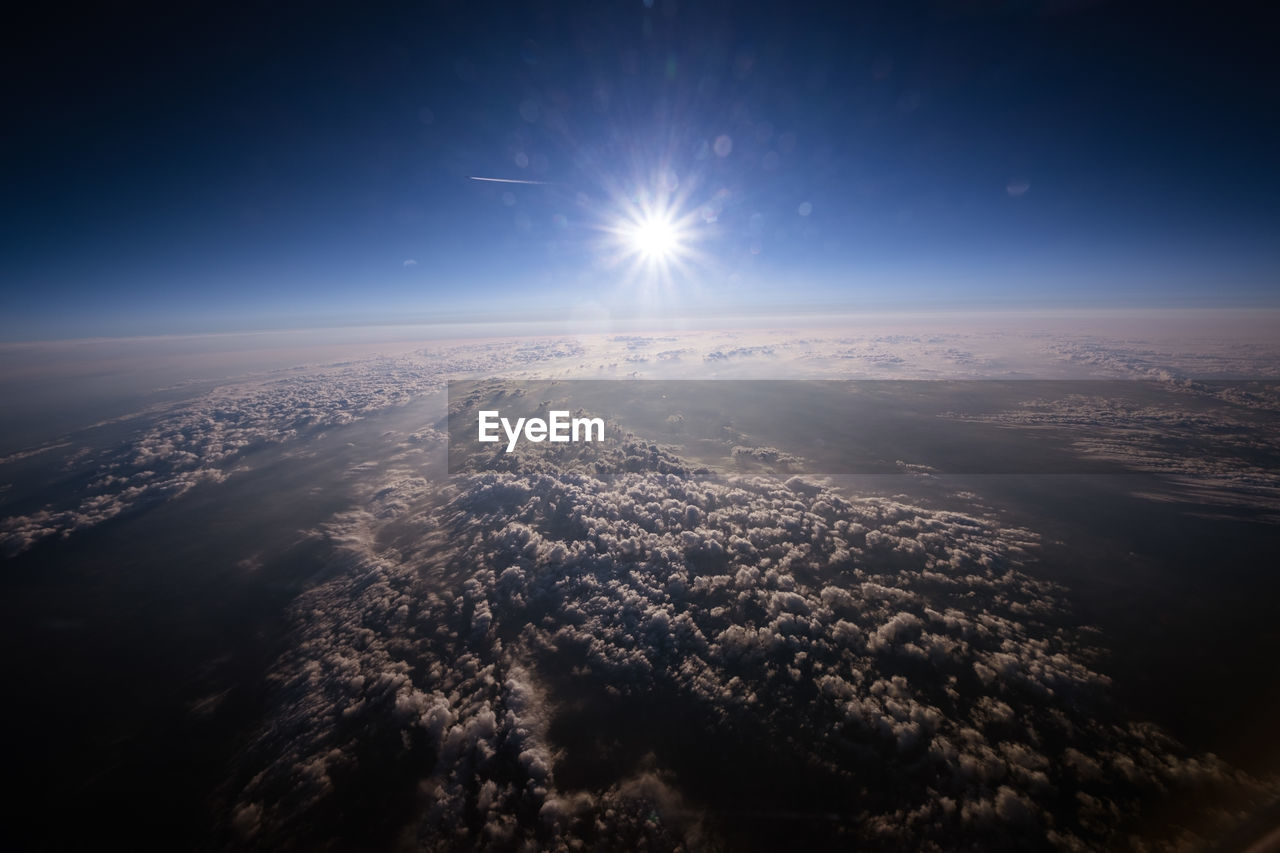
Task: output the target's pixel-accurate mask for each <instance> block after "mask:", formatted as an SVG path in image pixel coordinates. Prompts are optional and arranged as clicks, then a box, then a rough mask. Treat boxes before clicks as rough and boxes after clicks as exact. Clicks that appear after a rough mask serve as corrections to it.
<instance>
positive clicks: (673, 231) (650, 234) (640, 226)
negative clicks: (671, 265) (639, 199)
mask: <svg viewBox="0 0 1280 853" xmlns="http://www.w3.org/2000/svg"><path fill="white" fill-rule="evenodd" d="M626 239H627V241H628V243H630V245H631V249H632V251H634V252H635V253H636V254H638V255H640V257H642V258H645V259H646V260H650V261H658V262H661V261H665V260H667V259H668V258H670V257H672V256H673V255H675V254H676V253H677V252H678V251H679V249H680V234H679V231H678V230H677V228H676V226H675V225H674V224H673V223H672V222H671V221H670V220H668V219H665V218H663V217H659V216H650V217H646V218H645V219H644V220H643V221H641V222H637V223H634V224H633V225H632V226H631V227H630V228H628V229H627V234H626Z"/></svg>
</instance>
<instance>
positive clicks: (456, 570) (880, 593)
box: [228, 440, 1264, 849]
mask: <svg viewBox="0 0 1280 853" xmlns="http://www.w3.org/2000/svg"><path fill="white" fill-rule="evenodd" d="M594 452H597V453H598V454H599V458H598V460H597V464H596V465H595V466H594V467H592V468H591V469H590V473H587V472H586V471H584V470H583V469H582V468H581V467H575V468H572V469H570V468H561V467H558V465H557V464H556V462H555V460H554V459H552V458H549V457H548V458H532V457H531V458H527V459H525V460H523V461H522V463H521V464H520V465H519V466H510V465H504V466H501V470H479V471H476V472H475V473H473V474H471V475H467V476H466V477H465V478H464V479H463V480H462V481H461V483H460V484H459V486H458V487H457V488H456V489H453V490H451V491H450V492H449V493H448V494H449V495H450V496H449V497H448V502H447V504H446V505H445V507H444V509H443V511H442V512H439V513H436V514H435V515H434V517H435V518H438V519H441V521H440V522H439V523H438V524H437V525H434V526H432V527H431V528H430V529H428V530H426V531H425V532H423V534H422V535H421V537H420V539H419V541H418V542H416V543H415V546H414V549H413V555H412V556H408V557H406V556H405V552H404V551H403V550H402V549H397V550H396V551H394V552H393V551H391V550H389V549H387V548H386V547H385V546H384V545H380V544H378V543H379V542H380V541H381V540H380V538H379V536H378V535H377V530H378V529H379V528H380V526H383V525H386V524H389V523H390V522H391V521H394V520H396V519H404V518H407V517H415V518H417V517H419V516H418V515H415V513H416V512H417V510H416V509H415V505H416V503H419V502H422V501H427V500H431V498H429V497H428V496H427V495H426V494H425V493H424V492H423V491H415V490H417V489H418V486H416V485H414V484H413V483H412V482H411V481H412V478H406V477H404V476H401V475H397V474H395V472H391V473H389V474H388V478H389V479H388V482H387V484H386V486H385V487H383V488H374V489H371V490H370V495H369V502H368V503H367V505H366V507H365V509H364V510H361V511H360V512H357V513H351V514H348V515H346V516H343V517H340V518H338V519H336V520H335V522H334V530H333V531H331V532H330V535H331V536H332V537H333V540H334V541H335V542H340V543H342V549H343V554H344V555H345V557H344V559H345V560H347V561H348V565H349V567H348V568H347V570H345V571H343V572H341V573H339V574H338V575H337V576H335V577H334V578H333V579H332V580H330V581H328V582H327V583H325V584H324V585H322V586H319V587H317V588H316V589H314V590H312V591H311V592H309V593H308V594H307V595H305V596H304V597H303V598H302V599H301V600H300V601H299V603H298V606H297V609H296V617H297V627H296V632H297V643H296V645H295V648H294V650H293V651H291V652H289V653H288V654H286V655H285V656H284V657H283V658H282V659H281V660H280V662H279V664H278V666H277V669H276V675H275V680H276V684H277V687H276V694H275V697H274V699H273V700H272V701H273V708H274V711H273V715H272V717H271V720H270V723H269V724H268V725H267V726H265V727H264V729H263V730H262V732H261V733H260V735H259V737H258V739H257V741H256V743H255V745H254V747H253V749H252V750H251V751H250V752H249V754H248V755H247V756H246V758H245V766H244V769H243V771H242V772H241V774H240V775H241V777H242V778H244V779H246V780H247V781H246V782H245V783H244V784H243V786H242V787H241V789H240V793H239V794H238V795H237V797H236V798H235V801H234V802H233V803H230V804H229V805H228V815H229V818H228V821H229V824H230V825H231V827H232V829H234V831H236V832H241V833H242V836H243V837H245V838H248V839H249V840H252V841H254V842H255V843H260V844H262V845H263V846H273V845H276V844H279V843H282V841H283V840H284V839H298V838H302V839H303V843H305V842H306V839H307V838H311V839H313V840H315V839H318V838H321V837H323V836H322V835H321V834H320V833H323V832H331V831H336V829H341V830H342V831H343V832H348V833H349V832H356V831H362V825H361V824H360V822H359V820H360V819H359V816H358V815H356V816H354V817H349V818H342V817H341V814H342V813H343V812H342V810H341V807H340V804H342V803H344V802H347V801H348V798H350V797H352V796H355V794H354V793H353V792H354V791H355V790H356V788H357V787H358V786H360V785H365V784H369V785H375V784H376V785H378V786H381V787H382V788H385V787H386V786H387V785H389V784H399V785H401V786H402V787H403V789H404V790H405V791H407V792H409V793H408V794H406V795H405V796H406V798H407V799H406V803H407V804H406V805H405V807H404V808H403V809H402V810H401V811H400V812H398V813H397V814H398V818H399V820H400V824H398V825H397V826H396V827H395V832H396V833H397V835H398V837H401V838H404V837H410V836H411V837H413V838H414V839H416V841H417V843H418V844H419V845H420V846H422V847H424V848H426V849H446V848H454V847H475V848H480V849H515V848H519V847H520V846H521V845H529V846H533V847H537V848H539V849H560V848H565V849H568V848H570V847H573V846H575V845H578V844H585V845H587V846H588V847H590V846H597V847H614V846H623V847H627V848H634V847H637V846H640V845H645V846H648V847H651V848H656V849H681V848H683V849H699V848H701V847H717V846H720V845H727V846H732V847H741V846H747V847H751V846H760V845H763V846H769V843H770V839H771V838H773V836H771V835H769V832H768V831H766V830H763V829H761V828H760V824H759V822H758V821H756V822H752V823H750V824H749V825H748V824H742V823H741V822H740V821H738V820H737V819H735V818H734V817H733V815H734V814H746V815H758V814H763V813H766V812H770V810H771V811H772V812H777V813H786V814H791V815H793V816H794V818H793V819H792V820H791V822H789V823H787V822H784V823H783V824H782V825H783V826H787V827H789V828H795V827H797V826H804V827H805V829H804V832H805V833H808V835H806V837H808V838H810V839H812V840H814V841H815V843H820V844H823V843H825V844H832V843H837V839H839V843H841V844H844V843H858V844H862V845H864V846H871V847H877V846H885V847H893V848H902V847H904V846H905V847H915V848H933V847H940V846H955V845H957V844H960V845H976V846H982V847H989V846H1013V845H1019V844H1041V843H1043V839H1044V838H1045V837H1046V834H1047V833H1050V832H1051V833H1053V836H1052V837H1053V841H1054V843H1055V844H1056V845H1057V846H1062V847H1097V846H1105V845H1109V844H1114V843H1117V842H1118V841H1120V840H1122V838H1123V836H1122V835H1121V833H1122V830H1123V829H1124V827H1126V826H1127V825H1128V822H1130V821H1133V820H1135V819H1136V818H1137V817H1138V816H1139V815H1140V813H1141V807H1142V805H1143V803H1144V802H1147V801H1148V800H1150V799H1151V798H1152V797H1159V796H1164V795H1166V794H1167V793H1168V792H1170V791H1179V790H1192V789H1195V790H1204V789H1206V788H1210V789H1215V788H1216V789H1223V790H1227V789H1229V790H1232V791H1235V792H1237V793H1240V792H1243V795H1244V796H1263V795H1264V794H1263V792H1264V789H1263V788H1262V786H1260V785H1259V784H1258V783H1256V782H1254V781H1253V780H1250V779H1248V778H1247V777H1244V776H1243V775H1241V774H1239V773H1237V772H1235V771H1233V770H1231V769H1230V768H1229V767H1227V766H1226V765H1224V764H1223V763H1222V762H1220V761H1218V760H1217V759H1214V758H1212V757H1211V756H1190V755H1188V754H1187V753H1186V752H1185V750H1183V749H1181V748H1180V747H1179V746H1178V745H1177V744H1176V743H1174V742H1173V741H1171V740H1170V739H1168V738H1167V737H1165V736H1163V735H1160V734H1159V733H1158V732H1156V731H1155V730H1154V729H1152V728H1150V727H1144V726H1136V725H1134V724H1130V723H1128V722H1126V721H1125V720H1124V719H1123V718H1122V717H1121V716H1119V715H1118V714H1115V713H1114V712H1112V711H1111V710H1109V709H1110V708H1111V705H1110V703H1109V701H1108V698H1107V693H1108V690H1107V688H1108V685H1109V682H1108V679H1107V678H1106V677H1105V676H1104V675H1102V674H1100V673H1098V672H1096V671H1094V670H1093V669H1091V668H1090V666H1089V664H1088V663H1087V661H1088V660H1090V659H1091V657H1092V652H1091V650H1090V649H1089V648H1088V646H1087V644H1086V643H1085V639H1086V636H1087V635H1085V634H1082V633H1081V632H1078V631H1076V630H1075V629H1074V628H1073V626H1072V625H1071V623H1070V622H1069V620H1068V619H1067V618H1066V615H1065V609H1064V607H1063V599H1062V592H1063V591H1062V590H1061V589H1060V588H1058V587H1056V586H1054V585H1053V584H1050V583H1047V582H1045V581H1042V580H1038V579H1036V578H1034V577H1033V576H1031V575H1030V574H1028V573H1026V572H1025V571H1024V567H1025V565H1026V564H1027V562H1028V561H1029V560H1031V559H1033V555H1034V553H1035V551H1036V548H1037V545H1036V541H1035V537H1034V536H1032V535H1031V534H1030V533H1028V532H1027V531H1025V530H1021V529H1015V528H1008V527H1001V526H998V525H996V524H995V523H994V522H992V521H989V520H986V519H982V518H976V517H970V516H966V515H963V514H959V513H952V512H941V511H934V510H927V509H923V508H920V507H916V506H912V505H910V504H908V503H905V502H903V501H901V500H895V499H888V498H865V499H858V500H853V499H850V498H848V497H846V496H844V495H841V494H839V493H837V492H835V491H833V490H831V489H829V488H827V487H824V486H822V485H821V484H818V483H814V482H810V481H807V480H804V479H803V478H792V480H788V481H787V482H781V481H778V480H776V479H772V478H769V477H763V476H760V477H751V478H738V479H732V478H716V477H711V476H708V475H706V474H699V475H696V476H695V475H694V474H692V473H691V467H690V465H689V464H688V463H687V462H685V461H684V460H682V459H679V458H677V457H673V456H670V455H668V454H665V453H663V452H661V451H654V450H652V449H651V448H649V446H647V445H637V444H635V443H634V442H631V441H629V440H623V441H621V442H620V443H619V444H616V445H602V446H600V447H598V448H596V449H595V451H594ZM637 459H641V460H644V464H643V465H641V466H639V467H637V465H636V464H635V460H637ZM388 490H390V491H388ZM387 495H403V499H400V498H392V499H388V497H387ZM341 531H346V532H345V533H343V532H341ZM389 780H400V781H399V782H398V783H396V782H393V781H389ZM868 780H873V781H870V782H869V781H868ZM414 791H417V792H419V794H418V795H417V796H418V798H417V799H414V796H413V795H412V794H413V792H414ZM694 792H696V796H695V793H694ZM415 804H416V805H415ZM1102 804H1107V805H1105V806H1103V805H1102ZM343 820H346V823H345V824H343V825H342V826H341V827H335V824H334V822H335V821H339V822H341V821H343ZM796 820H799V821H800V823H796V822H795V821H796ZM745 826H749V827H750V829H749V830H748V829H744V827H745ZM229 831H231V830H229Z"/></svg>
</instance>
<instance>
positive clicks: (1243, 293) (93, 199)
mask: <svg viewBox="0 0 1280 853" xmlns="http://www.w3.org/2000/svg"><path fill="white" fill-rule="evenodd" d="M976 8H977V7H975V6H974V5H973V4H959V3H955V4H952V3H946V2H943V3H929V4H912V3H899V4H887V5H879V6H877V5H856V4H855V5H853V6H849V5H848V4H834V5H831V6H829V7H828V6H822V5H814V6H793V5H787V6H777V5H770V4H752V3H738V4H693V3H687V2H686V3H675V2H664V1H663V0H654V2H653V3H650V4H646V3H644V2H641V0H636V2H625V3H585V4H572V3H569V4H542V5H538V4H521V5H515V4H506V5H486V4H442V5H430V4H427V5H423V4H414V5H411V6H410V5H405V6H398V5H396V6H384V7H381V8H380V9H378V10H376V11H375V10H370V9H359V10H357V9H354V8H346V9H339V8H331V7H325V6H323V5H316V4H306V5H300V6H292V7H291V6H289V5H288V4H285V5H278V6H273V7H272V8H271V9H258V8H250V7H245V8H239V7H236V6H234V5H231V6H226V5H219V6H217V7H213V6H210V7H207V8H205V7H199V6H192V7H190V8H187V9H184V10H178V9H169V8H159V7H157V8H156V9H154V10H151V11H144V10H143V9H142V8H136V9H134V10H132V11H129V12H113V11H105V10H104V11H97V12H91V13H87V15H88V16H86V17H79V18H76V19H74V20H71V21H67V20H55V19H53V18H50V19H48V20H45V21H43V22H42V21H38V20H37V21H36V22H35V23H34V24H33V25H32V29H31V30H30V31H19V32H17V33H16V34H15V35H16V41H15V43H14V44H13V45H11V46H10V47H13V48H15V49H14V50H11V51H9V55H8V57H7V58H6V60H5V62H6V64H7V66H8V67H7V68H6V69H5V70H6V73H7V79H10V80H17V81H20V83H21V85H17V86H15V87H13V91H12V92H10V93H8V94H7V95H5V98H6V100H7V101H8V103H6V104H5V107H6V114H7V115H9V116H10V117H14V116H17V117H18V119H17V122H16V128H15V130H14V132H13V133H11V134H7V135H6V138H5V140H4V141H3V143H0V145H3V148H2V149H0V150H2V151H3V154H4V163H5V165H4V192H3V201H2V202H0V205H2V207H0V215H3V218H4V226H5V227H4V238H3V239H4V251H3V253H2V256H0V294H2V295H0V298H2V299H3V305H4V310H3V312H0V314H2V317H3V319H0V338H6V339H16V338H27V337H75V336H85V335H114V334H122V335H123V334H159V333H173V332H187V331H209V330H228V329H247V328H264V327H288V326H297V325H307V324H316V323H320V324H323V323H331V322H362V321H375V322H376V321H385V320H403V319H422V320H426V321H439V320H446V321H447V320H448V319H449V318H451V317H473V316H513V317H520V316H533V315H539V316H555V315H557V314H563V313H572V312H575V311H578V312H583V311H585V312H591V311H597V312H606V313H613V314H617V315H623V314H634V313H637V312H639V313H647V314H653V315H656V316H659V317H661V316H670V317H680V316H687V315H691V314H698V315H705V314H707V313H709V312H713V313H723V314H726V315H731V314H732V313H733V312H735V311H739V310H742V311H750V310H755V311H759V310H777V309H781V308H786V309H788V310H795V309H799V310H804V309H806V308H812V309H814V310H826V309H827V308H828V307H829V306H832V305H842V306H847V307H849V308H851V309H854V310H856V309H858V308H862V307H875V306H892V307H895V308H897V307H912V306H919V307H949V306H962V307H973V306H985V305H992V306H1001V305H1031V306H1047V307H1053V306H1056V305H1070V306H1074V307H1078V306H1082V305H1110V304H1126V305H1137V306H1142V305H1174V306H1185V305H1253V304H1265V305H1275V304H1276V303H1277V301H1280V300H1277V293H1278V291H1277V284H1278V283H1280V281H1278V279H1277V272H1278V271H1280V248H1278V244H1280V241H1278V240H1277V239H1276V235H1277V233H1280V229H1278V226H1280V205H1278V204H1277V201H1276V199H1277V198H1280V194H1278V193H1277V191H1278V190H1280V170H1277V169H1275V168H1274V164H1273V162H1272V160H1273V156H1274V155H1273V152H1274V151H1275V150H1280V122H1278V121H1277V116H1276V110H1275V106H1274V104H1275V101H1274V94H1273V93H1274V91H1275V83H1276V81H1277V74H1276V70H1277V65H1276V61H1275V60H1274V59H1272V58H1271V52H1270V50H1269V47H1270V46H1269V45H1268V44H1267V42H1266V39H1265V33H1266V32H1267V25H1268V23H1269V22H1268V21H1266V20H1263V18H1262V17H1261V16H1263V15H1265V14H1269V13H1265V12H1262V11H1259V10H1256V9H1250V8H1249V7H1247V6H1243V5H1242V6H1241V7H1240V8H1239V9H1235V8H1225V7H1224V8H1222V9H1219V10H1218V11H1217V12H1216V13H1215V14H1214V15H1213V16H1210V14H1209V13H1208V12H1207V11H1205V10H1200V11H1198V12H1197V11H1177V10H1174V11H1170V10H1167V9H1162V8H1161V7H1160V6H1158V5H1154V4H1153V5H1150V6H1145V5H1142V4H1113V3H1092V2H1090V3H1070V2H1054V3H1018V4H999V3H994V4H989V5H984V6H983V7H982V8H981V10H978V11H975V9H976ZM94 15H96V16H98V17H93V16H94ZM120 15H126V16H129V17H120ZM470 176H483V177H501V178H510V179H520V180H528V181H538V182H541V183H537V184H497V183H489V182H478V181H474V180H471V179H470ZM646 204H657V205H658V206H659V207H660V208H662V209H665V210H667V211H668V214H669V218H671V219H677V218H680V219H682V222H683V224H682V225H681V227H680V228H679V234H678V242H679V244H680V246H681V247H682V251H680V252H677V253H676V254H674V255H670V256H665V257H662V258H648V259H646V258H645V257H641V256H638V255H636V253H635V251H634V249H635V247H634V246H632V245H631V244H630V242H629V240H628V239H627V237H626V235H625V231H626V228H625V227H623V228H621V229H619V224H620V223H625V222H626V221H627V220H628V217H629V216H630V217H634V216H635V215H637V214H636V211H637V210H639V209H641V208H644V207H645V206H646ZM618 230H622V231H623V232H624V234H623V235H622V236H619V235H618V234H616V233H612V232H616V231H618ZM407 262H408V263H407ZM677 262H678V263H677Z"/></svg>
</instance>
